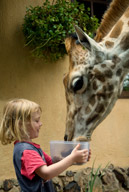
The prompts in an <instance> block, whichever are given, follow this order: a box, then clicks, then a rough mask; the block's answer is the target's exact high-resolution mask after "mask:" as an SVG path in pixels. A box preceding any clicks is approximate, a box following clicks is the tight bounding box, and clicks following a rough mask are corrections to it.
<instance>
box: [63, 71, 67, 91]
mask: <svg viewBox="0 0 129 192" xmlns="http://www.w3.org/2000/svg"><path fill="white" fill-rule="evenodd" d="M63 83H64V86H65V88H66V87H67V85H68V74H67V75H65V76H64V78H63Z"/></svg>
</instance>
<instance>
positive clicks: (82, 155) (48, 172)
mask: <svg viewBox="0 0 129 192" xmlns="http://www.w3.org/2000/svg"><path fill="white" fill-rule="evenodd" d="M79 147H80V144H78V145H77V146H76V147H75V148H74V149H73V151H72V153H71V154H70V155H68V156H67V157H65V158H64V159H62V160H61V161H59V162H58V163H55V164H52V165H50V166H46V165H43V166H41V167H39V168H37V169H36V170H35V173H36V174H37V175H39V176H40V177H41V178H43V179H44V180H49V179H52V178H53V177H55V176H58V175H59V174H60V173H62V172H63V171H65V170H66V169H67V168H68V167H70V166H71V165H72V164H73V163H75V162H76V163H86V161H87V158H88V150H87V149H83V150H79Z"/></svg>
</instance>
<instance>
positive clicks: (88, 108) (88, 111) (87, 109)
mask: <svg viewBox="0 0 129 192" xmlns="http://www.w3.org/2000/svg"><path fill="white" fill-rule="evenodd" d="M90 112H91V109H90V107H89V106H87V107H86V110H85V113H86V114H89V113H90Z"/></svg>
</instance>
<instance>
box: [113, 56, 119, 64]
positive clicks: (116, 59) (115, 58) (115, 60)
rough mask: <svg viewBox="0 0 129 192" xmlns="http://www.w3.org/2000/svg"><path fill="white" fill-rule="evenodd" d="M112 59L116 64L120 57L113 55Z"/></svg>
mask: <svg viewBox="0 0 129 192" xmlns="http://www.w3.org/2000/svg"><path fill="white" fill-rule="evenodd" d="M112 61H113V63H115V64H117V63H119V62H120V61H121V59H120V58H119V57H118V56H117V55H114V56H113V58H112Z"/></svg>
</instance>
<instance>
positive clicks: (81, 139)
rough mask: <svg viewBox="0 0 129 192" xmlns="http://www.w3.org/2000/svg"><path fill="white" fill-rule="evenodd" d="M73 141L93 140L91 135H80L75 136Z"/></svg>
mask: <svg viewBox="0 0 129 192" xmlns="http://www.w3.org/2000/svg"><path fill="white" fill-rule="evenodd" d="M73 141H80V142H86V141H91V137H84V136H79V137H77V138H74V139H73Z"/></svg>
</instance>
